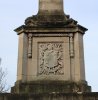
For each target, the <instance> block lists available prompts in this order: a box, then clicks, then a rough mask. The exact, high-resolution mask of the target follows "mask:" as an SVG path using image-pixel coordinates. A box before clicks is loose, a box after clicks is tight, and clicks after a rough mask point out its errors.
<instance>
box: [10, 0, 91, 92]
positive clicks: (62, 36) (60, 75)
mask: <svg viewBox="0 0 98 100" xmlns="http://www.w3.org/2000/svg"><path fill="white" fill-rule="evenodd" d="M15 31H16V32H17V33H18V35H19V55H18V73H17V81H16V84H15V86H14V87H13V88H12V92H13V93H31V92H33V93H36V94H38V93H51V92H60V93H62V92H64V93H68V92H70V93H73V92H90V91H91V87H90V86H88V84H87V82H86V79H85V64H84V51H83V49H84V48H83V35H84V33H85V31H87V29H86V28H85V27H83V26H81V25H78V23H77V21H75V20H74V19H72V18H70V16H69V15H66V14H64V12H63V0H39V11H38V14H37V15H34V16H31V17H28V18H27V19H26V20H25V25H22V26H20V27H19V28H17V29H16V30H15Z"/></svg>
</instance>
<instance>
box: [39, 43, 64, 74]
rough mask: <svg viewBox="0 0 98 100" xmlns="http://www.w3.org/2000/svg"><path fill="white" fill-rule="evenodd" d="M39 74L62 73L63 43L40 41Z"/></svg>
mask: <svg viewBox="0 0 98 100" xmlns="http://www.w3.org/2000/svg"><path fill="white" fill-rule="evenodd" d="M38 50H39V56H38V59H39V74H40V75H42V74H44V75H50V74H54V75H62V74H64V72H63V67H64V65H63V43H38Z"/></svg>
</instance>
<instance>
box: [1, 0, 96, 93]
mask: <svg viewBox="0 0 98 100" xmlns="http://www.w3.org/2000/svg"><path fill="white" fill-rule="evenodd" d="M64 11H65V13H66V14H68V15H70V17H71V18H73V19H75V20H77V21H78V23H79V24H80V25H82V26H84V27H86V28H88V31H87V32H86V34H85V35H84V54H85V72H86V81H87V82H88V84H89V85H90V86H92V91H94V92H96V91H98V78H97V77H98V45H97V43H98V39H97V38H98V0H64ZM37 12H38V0H1V1H0V57H1V58H2V62H1V67H2V68H3V69H4V70H5V69H7V73H8V74H7V76H6V79H7V84H8V85H9V86H11V87H12V86H13V85H14V83H15V81H16V75H17V57H18V35H17V33H16V32H14V29H16V28H17V27H19V26H21V25H23V24H24V21H25V19H26V18H27V17H29V16H32V15H35V14H37Z"/></svg>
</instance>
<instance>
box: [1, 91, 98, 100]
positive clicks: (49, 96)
mask: <svg viewBox="0 0 98 100" xmlns="http://www.w3.org/2000/svg"><path fill="white" fill-rule="evenodd" d="M0 100H98V92H92V93H89V92H88V93H80V92H78V93H56V92H52V93H46V94H45V93H44V94H33V93H30V94H7V93H6V94H0Z"/></svg>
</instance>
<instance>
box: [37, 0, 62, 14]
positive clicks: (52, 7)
mask: <svg viewBox="0 0 98 100" xmlns="http://www.w3.org/2000/svg"><path fill="white" fill-rule="evenodd" d="M39 12H41V14H61V13H63V0H39Z"/></svg>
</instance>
